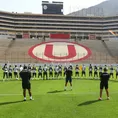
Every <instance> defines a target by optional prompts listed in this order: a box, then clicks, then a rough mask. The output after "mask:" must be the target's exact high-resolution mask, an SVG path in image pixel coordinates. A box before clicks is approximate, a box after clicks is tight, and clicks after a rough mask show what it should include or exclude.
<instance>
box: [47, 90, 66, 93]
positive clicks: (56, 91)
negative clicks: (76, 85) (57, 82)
mask: <svg viewBox="0 0 118 118" xmlns="http://www.w3.org/2000/svg"><path fill="white" fill-rule="evenodd" d="M60 92H64V90H60V91H58V90H55V91H49V92H47V93H60Z"/></svg>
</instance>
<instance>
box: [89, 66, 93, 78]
mask: <svg viewBox="0 0 118 118" xmlns="http://www.w3.org/2000/svg"><path fill="white" fill-rule="evenodd" d="M92 71H93V67H92V65H91V64H90V65H89V77H92Z"/></svg>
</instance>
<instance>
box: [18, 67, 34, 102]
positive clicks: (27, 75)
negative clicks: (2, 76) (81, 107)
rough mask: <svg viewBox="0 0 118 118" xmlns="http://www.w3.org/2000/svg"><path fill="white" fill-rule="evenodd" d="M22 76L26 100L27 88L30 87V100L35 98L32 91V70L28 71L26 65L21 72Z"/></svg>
mask: <svg viewBox="0 0 118 118" xmlns="http://www.w3.org/2000/svg"><path fill="white" fill-rule="evenodd" d="M20 77H21V79H22V88H23V96H24V101H26V89H28V93H29V96H30V100H33V99H32V93H31V83H30V79H31V72H29V71H28V69H27V67H26V66H24V69H23V70H22V71H21V72H20Z"/></svg>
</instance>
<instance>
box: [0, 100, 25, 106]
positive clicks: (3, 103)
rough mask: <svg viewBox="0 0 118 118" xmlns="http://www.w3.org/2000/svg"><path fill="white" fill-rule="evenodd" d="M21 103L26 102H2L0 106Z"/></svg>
mask: <svg viewBox="0 0 118 118" xmlns="http://www.w3.org/2000/svg"><path fill="white" fill-rule="evenodd" d="M20 102H24V101H23V100H19V101H13V102H2V103H0V106H2V105H9V104H16V103H20Z"/></svg>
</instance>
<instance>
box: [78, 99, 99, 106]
mask: <svg viewBox="0 0 118 118" xmlns="http://www.w3.org/2000/svg"><path fill="white" fill-rule="evenodd" d="M100 101H101V100H91V101H86V102H83V103H80V104H78V106H84V105H90V104H93V103H96V102H100Z"/></svg>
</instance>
